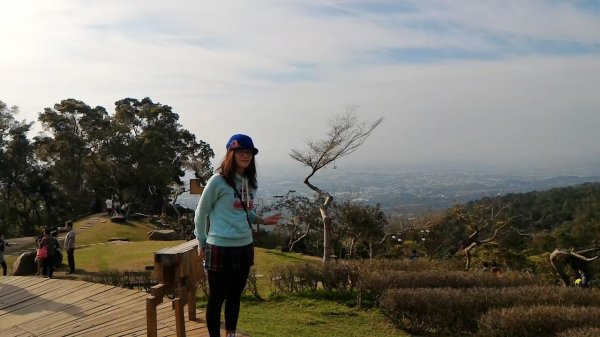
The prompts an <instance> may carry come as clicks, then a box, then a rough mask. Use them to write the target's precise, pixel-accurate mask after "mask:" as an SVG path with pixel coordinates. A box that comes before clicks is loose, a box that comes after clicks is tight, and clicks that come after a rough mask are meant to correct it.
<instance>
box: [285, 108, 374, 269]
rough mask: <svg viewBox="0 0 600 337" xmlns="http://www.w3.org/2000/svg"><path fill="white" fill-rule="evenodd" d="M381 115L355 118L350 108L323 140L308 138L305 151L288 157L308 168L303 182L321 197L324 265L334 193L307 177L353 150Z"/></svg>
mask: <svg viewBox="0 0 600 337" xmlns="http://www.w3.org/2000/svg"><path fill="white" fill-rule="evenodd" d="M382 121H383V118H379V119H377V120H376V121H374V122H371V123H367V122H359V121H358V118H357V117H356V107H349V108H348V109H347V111H346V113H345V114H340V115H337V116H336V117H335V118H333V119H331V120H330V121H329V127H330V129H329V132H328V133H327V137H326V138H325V139H323V140H319V141H312V140H308V141H307V145H308V149H307V150H306V151H304V152H301V151H298V150H292V152H291V153H290V156H291V157H292V158H293V159H295V160H297V161H299V162H300V163H302V164H304V165H306V166H308V167H310V169H311V172H310V174H309V175H308V176H307V177H306V178H304V184H306V186H308V187H309V188H310V189H311V190H313V191H315V192H316V193H318V194H319V195H320V196H321V197H323V199H324V200H325V201H324V202H323V205H321V206H320V207H319V210H320V212H321V218H322V219H323V263H324V264H327V263H328V262H329V260H330V258H331V256H332V255H333V247H332V234H333V233H332V228H331V218H330V217H329V214H328V209H329V206H330V205H331V203H332V202H333V196H332V195H331V194H329V192H327V191H323V190H321V189H320V188H318V187H316V186H314V185H313V184H311V183H310V181H309V179H310V178H311V177H312V176H313V175H315V173H317V171H319V170H320V169H322V168H324V167H326V166H327V165H329V164H331V163H333V162H334V161H335V160H337V159H340V158H342V157H345V156H347V155H349V154H351V153H352V152H354V151H356V149H358V147H359V146H361V145H362V144H363V143H364V142H365V140H366V139H367V137H368V136H369V135H370V134H371V132H373V130H375V128H376V127H377V126H378V125H379V124H381V122H382Z"/></svg>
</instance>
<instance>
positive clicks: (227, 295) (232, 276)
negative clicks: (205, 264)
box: [206, 267, 250, 337]
mask: <svg viewBox="0 0 600 337" xmlns="http://www.w3.org/2000/svg"><path fill="white" fill-rule="evenodd" d="M249 272H250V268H249V267H248V268H247V269H245V270H241V271H240V270H236V271H227V272H223V271H210V270H209V271H207V278H208V304H207V305H206V326H207V327H208V333H209V334H210V337H219V336H220V330H221V308H222V307H223V302H225V328H226V329H227V330H236V328H237V322H238V317H239V314H240V299H241V297H242V291H244V287H245V286H246V280H247V279H248V273H249Z"/></svg>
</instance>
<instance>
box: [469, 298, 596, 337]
mask: <svg viewBox="0 0 600 337" xmlns="http://www.w3.org/2000/svg"><path fill="white" fill-rule="evenodd" d="M599 315H600V307H575V306H570V307H563V306H553V305H543V306H519V307H512V308H500V309H493V310H490V311H488V312H487V313H485V314H484V315H483V316H482V317H481V319H480V320H479V332H478V334H477V335H478V336H481V337H507V336H511V337H512V336H514V337H516V336H518V337H554V336H557V334H559V333H561V334H563V336H564V333H568V331H569V330H572V329H582V328H583V329H586V330H580V331H582V332H581V333H582V335H580V336H598V335H597V334H594V335H585V333H586V331H587V332H593V331H598V328H600V322H599V321H598V317H599ZM587 328H594V330H587ZM567 336H570V337H573V336H574V335H570V334H569V335H567Z"/></svg>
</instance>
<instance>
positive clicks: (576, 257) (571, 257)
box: [550, 246, 600, 286]
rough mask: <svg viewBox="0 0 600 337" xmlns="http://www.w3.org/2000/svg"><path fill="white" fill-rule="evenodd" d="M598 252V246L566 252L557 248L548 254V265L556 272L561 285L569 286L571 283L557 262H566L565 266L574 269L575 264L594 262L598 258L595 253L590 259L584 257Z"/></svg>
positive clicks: (599, 248)
mask: <svg viewBox="0 0 600 337" xmlns="http://www.w3.org/2000/svg"><path fill="white" fill-rule="evenodd" d="M598 251H600V247H598V246H596V247H591V248H587V249H581V250H575V249H569V250H566V249H558V248H557V249H555V250H554V251H553V252H552V253H551V254H550V264H552V268H554V271H556V273H557V274H558V276H559V277H560V280H561V281H562V283H563V285H565V286H569V285H571V284H572V283H571V282H570V279H569V276H568V275H567V273H566V272H565V270H564V268H562V267H563V266H562V265H563V263H561V262H559V260H567V261H566V264H569V265H571V267H572V268H573V269H575V268H574V265H576V264H586V263H589V262H591V261H594V260H596V259H597V258H598V255H597V253H596V254H594V256H591V257H588V256H586V254H589V253H592V252H598ZM559 258H561V259H559Z"/></svg>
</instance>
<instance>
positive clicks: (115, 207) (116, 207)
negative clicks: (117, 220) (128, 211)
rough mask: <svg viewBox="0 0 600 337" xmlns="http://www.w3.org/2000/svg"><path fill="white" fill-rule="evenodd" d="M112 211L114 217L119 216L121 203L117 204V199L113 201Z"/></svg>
mask: <svg viewBox="0 0 600 337" xmlns="http://www.w3.org/2000/svg"><path fill="white" fill-rule="evenodd" d="M112 211H113V214H114V215H117V214H121V202H119V199H118V198H115V199H114V200H113V206H112Z"/></svg>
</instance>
